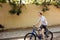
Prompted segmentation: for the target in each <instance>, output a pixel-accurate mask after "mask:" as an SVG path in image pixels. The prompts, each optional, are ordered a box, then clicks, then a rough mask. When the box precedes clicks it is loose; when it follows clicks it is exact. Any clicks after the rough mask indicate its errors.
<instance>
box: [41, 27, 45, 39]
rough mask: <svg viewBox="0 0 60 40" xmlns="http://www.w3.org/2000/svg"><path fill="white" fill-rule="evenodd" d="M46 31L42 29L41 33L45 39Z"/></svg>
mask: <svg viewBox="0 0 60 40" xmlns="http://www.w3.org/2000/svg"><path fill="white" fill-rule="evenodd" d="M44 31H45V30H44V28H42V30H41V33H42V36H43V39H44V38H45V35H44Z"/></svg>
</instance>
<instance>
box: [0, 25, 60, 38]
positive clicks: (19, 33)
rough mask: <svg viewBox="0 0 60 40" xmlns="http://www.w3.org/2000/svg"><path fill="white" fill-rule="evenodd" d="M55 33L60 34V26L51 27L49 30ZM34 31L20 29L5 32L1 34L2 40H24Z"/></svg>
mask: <svg viewBox="0 0 60 40" xmlns="http://www.w3.org/2000/svg"><path fill="white" fill-rule="evenodd" d="M48 29H49V30H50V31H52V32H53V33H58V32H60V26H56V27H50V28H48ZM31 31H32V29H19V30H13V31H4V32H0V39H6V38H22V37H24V36H25V35H26V34H27V33H28V32H31Z"/></svg>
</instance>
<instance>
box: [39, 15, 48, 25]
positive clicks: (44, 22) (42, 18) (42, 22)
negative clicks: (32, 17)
mask: <svg viewBox="0 0 60 40" xmlns="http://www.w3.org/2000/svg"><path fill="white" fill-rule="evenodd" d="M40 21H41V24H42V25H47V20H46V18H45V17H44V16H41V17H40Z"/></svg>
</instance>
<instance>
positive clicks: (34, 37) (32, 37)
mask: <svg viewBox="0 0 60 40" xmlns="http://www.w3.org/2000/svg"><path fill="white" fill-rule="evenodd" d="M40 30H41V29H39V30H38V29H37V27H33V31H32V32H31V33H27V34H26V35H25V37H24V40H42V39H43V38H42V34H40V35H39V36H38V34H37V32H36V31H40ZM44 34H45V40H52V39H53V33H52V32H51V31H49V30H48V29H46V30H45V32H44Z"/></svg>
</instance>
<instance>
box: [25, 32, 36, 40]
mask: <svg viewBox="0 0 60 40" xmlns="http://www.w3.org/2000/svg"><path fill="white" fill-rule="evenodd" d="M24 40H36V36H35V35H34V34H32V33H27V34H26V35H25V37H24Z"/></svg>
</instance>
